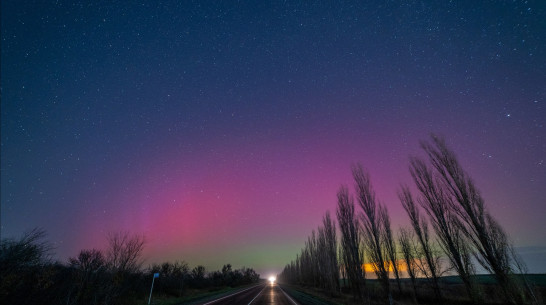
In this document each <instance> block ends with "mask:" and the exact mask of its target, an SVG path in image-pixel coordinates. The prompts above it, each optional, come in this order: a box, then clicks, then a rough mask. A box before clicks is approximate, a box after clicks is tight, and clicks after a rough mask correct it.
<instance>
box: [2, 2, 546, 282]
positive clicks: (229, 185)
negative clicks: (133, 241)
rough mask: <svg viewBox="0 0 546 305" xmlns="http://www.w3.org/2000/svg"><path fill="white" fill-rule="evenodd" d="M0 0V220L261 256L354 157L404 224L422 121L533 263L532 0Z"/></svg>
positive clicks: (543, 37)
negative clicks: (402, 188) (400, 194)
mask: <svg viewBox="0 0 546 305" xmlns="http://www.w3.org/2000/svg"><path fill="white" fill-rule="evenodd" d="M1 5H2V7H1V14H2V15H1V17H2V18H1V19H2V20H1V226H2V231H1V234H2V237H17V236H20V235H21V234H22V233H23V232H25V231H28V230H30V229H32V228H34V227H41V228H44V229H45V230H46V231H47V233H48V238H49V240H50V241H51V242H52V243H53V244H54V245H55V247H56V251H55V253H56V254H55V255H56V257H57V258H58V259H59V260H66V259H67V258H68V257H70V256H75V255H76V254H77V253H78V251H79V250H80V249H84V248H85V249H88V248H101V249H104V248H105V246H106V236H107V234H108V233H109V232H117V231H130V232H132V233H135V234H144V235H145V236H146V240H147V244H146V249H145V253H144V258H145V259H146V263H152V262H161V261H165V260H171V261H174V260H175V259H183V260H186V261H187V262H189V263H190V265H192V266H195V265H197V264H203V265H205V266H207V268H209V269H214V268H219V267H221V265H222V264H224V263H231V264H233V265H234V267H237V268H238V267H241V266H247V267H253V268H255V269H256V270H258V271H259V272H260V273H262V274H263V275H265V274H267V273H270V272H278V271H280V270H281V269H282V267H283V266H284V264H286V263H288V262H289V261H290V260H291V259H293V258H294V257H295V255H296V253H297V252H298V251H299V249H300V248H301V247H302V246H303V243H304V240H305V239H306V237H307V235H308V234H309V233H310V232H311V230H312V229H313V228H315V227H316V226H318V225H319V223H320V221H321V217H322V215H323V214H324V212H325V211H326V210H330V211H334V210H335V206H336V192H337V189H338V188H339V186H340V185H341V184H347V185H349V186H352V181H351V172H350V168H351V164H353V163H355V162H361V163H362V164H363V165H364V166H365V167H366V168H367V169H368V170H369V172H370V174H371V177H372V181H373V183H374V187H375V189H376V192H377V196H378V197H379V198H380V199H381V201H382V202H384V203H385V204H386V206H387V207H388V209H389V211H390V215H391V218H392V222H393V224H394V226H395V227H399V226H405V225H408V221H407V217H406V215H405V214H404V212H403V209H402V208H401V205H400V202H399V200H398V199H397V197H396V191H397V189H398V188H399V185H400V184H401V183H411V180H410V177H409V173H408V159H409V156H410V155H418V156H419V155H422V152H421V151H420V149H419V140H423V139H427V138H428V136H429V135H430V133H436V134H440V135H443V136H444V137H445V138H446V140H447V142H448V144H449V145H450V147H451V148H452V149H454V150H455V152H456V153H457V156H458V157H459V159H460V161H461V163H462V165H463V166H464V167H465V169H466V170H467V171H468V172H469V173H470V174H471V176H472V177H473V178H474V179H475V182H476V184H477V185H478V187H479V188H480V190H481V191H482V195H483V197H484V198H485V200H486V204H487V206H488V208H489V209H490V210H491V212H492V214H493V215H494V216H495V217H496V218H497V219H498V220H499V222H500V223H501V224H502V225H503V226H504V228H505V229H506V231H507V232H508V233H509V234H510V237H511V238H512V240H513V241H514V243H515V245H516V246H517V247H518V249H520V252H521V253H522V255H523V256H524V258H525V259H526V260H527V262H528V264H529V266H530V269H531V270H530V271H531V272H546V262H545V259H544V258H543V257H545V256H546V255H545V253H546V234H545V233H544V232H545V230H544V228H545V226H544V221H545V220H546V187H545V186H546V164H545V159H546V129H545V127H544V125H545V124H546V105H545V103H546V72H545V71H546V48H545V47H546V4H545V2H544V1H538V0H537V1H473V0H472V1H471V0H467V1H463V0H461V1H417V0H414V1H411V0H410V1H354V2H353V1H343V3H337V1H271V2H269V1H239V2H236V1H144V2H143V3H139V2H138V1H104V2H103V1H81V2H74V3H72V2H68V1H15V0H7V1H2V3H1Z"/></svg>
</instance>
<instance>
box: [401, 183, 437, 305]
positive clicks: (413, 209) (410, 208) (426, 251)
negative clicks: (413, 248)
mask: <svg viewBox="0 0 546 305" xmlns="http://www.w3.org/2000/svg"><path fill="white" fill-rule="evenodd" d="M398 198H400V201H401V202H402V206H403V207H404V210H405V211H406V213H407V214H408V216H409V219H410V223H411V226H412V228H413V231H414V232H415V235H416V236H417V240H418V241H419V245H420V247H419V251H418V252H419V253H418V257H424V264H425V265H424V266H423V265H422V264H420V265H419V267H420V269H421V271H422V272H423V273H424V275H425V276H426V277H427V278H430V279H431V280H432V289H433V291H434V295H435V297H436V299H437V300H438V301H439V300H441V298H442V295H441V292H440V286H439V284H438V277H439V275H440V270H439V268H440V266H439V264H438V261H437V259H436V258H435V255H434V253H433V245H432V242H431V240H430V236H429V232H428V225H427V222H426V220H425V219H423V218H421V216H420V212H419V208H418V207H417V206H416V204H415V201H414V199H413V196H412V195H411V192H410V190H409V188H408V187H407V186H402V189H401V190H400V191H399V192H398Z"/></svg>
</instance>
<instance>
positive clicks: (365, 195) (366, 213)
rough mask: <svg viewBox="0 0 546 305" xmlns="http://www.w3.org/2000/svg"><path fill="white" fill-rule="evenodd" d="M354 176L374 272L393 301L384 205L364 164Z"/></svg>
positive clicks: (358, 167)
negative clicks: (385, 246)
mask: <svg viewBox="0 0 546 305" xmlns="http://www.w3.org/2000/svg"><path fill="white" fill-rule="evenodd" d="M353 178H354V180H355V189H356V194H357V198H358V203H359V205H360V208H361V209H362V211H363V213H362V215H361V217H360V218H361V221H362V227H363V233H364V236H365V242H366V244H367V249H368V251H369V257H370V259H371V263H372V266H373V268H374V272H375V274H376V275H377V278H378V280H379V282H380V283H381V286H382V287H383V290H384V291H383V292H384V295H385V301H386V302H387V303H392V296H391V292H390V282H389V272H388V256H387V254H386V251H385V249H384V241H385V238H384V235H385V230H384V228H385V219H384V216H383V215H384V214H385V213H384V212H382V209H383V207H382V206H381V204H379V203H378V202H377V201H376V198H375V192H374V191H373V189H372V185H371V181H370V176H369V175H368V173H366V172H365V171H364V168H363V167H362V165H360V164H357V165H355V166H354V167H353Z"/></svg>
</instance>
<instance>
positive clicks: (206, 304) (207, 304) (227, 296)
mask: <svg viewBox="0 0 546 305" xmlns="http://www.w3.org/2000/svg"><path fill="white" fill-rule="evenodd" d="M258 286H260V285H256V286H252V287H250V288H247V289H245V290H241V291H238V292H235V293H232V294H230V295H226V296H225V297H221V298H219V299H216V300H214V301H210V302H208V303H205V304H203V305H209V304H212V303H216V302H218V301H220V300H223V299H225V298H229V297H231V296H234V295H236V294H239V293H241V292H245V291H247V290H249V289H252V288H256V287H258ZM262 290H263V289H262ZM260 292H261V291H260Z"/></svg>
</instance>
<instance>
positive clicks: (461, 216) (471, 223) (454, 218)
mask: <svg viewBox="0 0 546 305" xmlns="http://www.w3.org/2000/svg"><path fill="white" fill-rule="evenodd" d="M421 148H422V150H423V151H424V155H425V157H424V158H421V157H411V158H410V165H409V171H410V174H411V177H412V180H413V183H414V185H415V186H414V188H410V187H409V186H407V185H401V186H400V187H399V190H398V198H399V200H400V204H401V206H402V207H403V209H404V210H405V212H406V214H407V215H408V218H409V220H410V224H411V226H410V227H408V228H399V229H398V231H397V234H395V232H394V231H393V228H392V225H391V221H390V217H389V213H388V210H387V207H386V205H385V204H384V203H382V202H381V201H380V200H378V199H377V197H376V195H375V192H374V189H373V187H372V183H371V179H370V175H369V173H368V172H367V171H366V170H365V169H364V167H363V166H362V165H360V164H356V165H354V166H353V167H352V176H353V179H354V193H353V194H351V192H350V191H349V188H348V187H347V186H341V187H340V188H339V191H338V193H337V208H336V216H337V221H338V226H337V227H338V228H339V232H340V235H341V236H340V238H339V241H338V240H337V239H336V225H335V222H334V221H333V220H332V219H331V217H330V214H329V212H327V213H326V214H325V216H324V218H323V224H322V226H320V227H319V228H318V234H317V233H316V232H315V231H313V232H312V233H311V235H310V236H309V237H308V239H307V241H306V242H305V245H304V247H303V249H302V250H301V252H300V254H298V255H297V256H296V259H295V260H293V261H292V262H290V264H288V265H286V266H285V268H284V269H283V271H282V273H281V274H280V275H279V280H280V281H283V282H285V283H291V284H297V285H305V286H312V287H317V288H321V289H322V290H324V291H325V292H327V293H329V294H330V295H332V296H335V295H338V294H339V293H340V291H341V289H340V278H342V279H343V283H346V285H345V286H346V287H348V289H349V291H350V293H351V294H352V295H353V297H354V299H356V300H361V301H362V302H364V303H370V302H371V301H372V300H375V301H376V300H381V302H383V303H386V304H393V302H394V299H395V298H396V297H398V298H400V297H401V296H402V295H403V286H405V285H403V283H402V280H401V270H402V269H403V270H404V271H405V272H406V273H407V277H409V282H410V283H411V284H410V285H409V286H410V287H411V288H410V291H411V292H410V295H411V298H412V299H413V302H414V303H417V302H418V295H419V294H420V292H421V295H422V294H423V291H420V290H424V289H426V290H427V291H428V292H429V293H430V294H432V296H433V300H434V302H436V303H443V302H444V301H446V299H445V296H444V294H443V291H442V286H441V277H442V276H443V275H445V274H446V273H447V272H451V273H456V274H457V275H458V276H459V278H460V279H461V281H462V283H463V285H464V291H465V293H466V297H467V298H468V299H469V300H470V302H471V303H473V304H481V303H483V302H484V301H485V298H486V296H485V294H484V292H483V290H482V289H480V287H479V285H477V283H476V280H475V279H476V277H475V275H476V267H477V266H476V264H479V265H480V266H482V267H483V268H484V269H485V270H487V271H488V272H489V273H490V274H492V275H493V276H494V278H495V280H496V286H497V287H498V290H500V293H501V294H502V297H503V299H504V300H506V301H507V302H508V303H510V304H528V303H532V304H538V301H537V297H536V295H535V293H534V290H533V287H531V285H530V284H529V282H528V281H527V280H526V279H525V277H521V276H518V277H516V276H515V274H516V273H518V274H525V273H526V270H527V269H526V266H525V263H524V262H523V261H522V260H521V258H520V257H519V256H518V255H517V254H516V252H515V251H514V246H513V244H512V243H511V242H510V239H509V237H508V235H507V234H506V232H505V231H504V230H503V228H502V226H501V225H500V224H499V223H498V221H497V220H495V218H494V217H493V216H492V215H491V213H490V212H489V210H488V208H487V206H486V204H485V201H484V199H483V197H482V196H481V194H480V192H479V190H478V188H477V187H476V185H475V183H474V181H473V180H472V178H471V177H470V176H469V175H468V173H467V172H466V171H465V170H464V169H463V168H462V167H461V165H460V163H459V161H458V160H457V158H456V156H455V153H454V152H453V151H452V150H451V149H450V148H449V147H448V146H447V145H446V142H445V140H444V139H443V138H441V137H438V136H435V135H432V136H431V139H430V140H429V141H422V142H421ZM355 199H356V205H355ZM325 232H330V233H328V234H326V233H325ZM365 263H366V265H368V266H371V269H372V270H373V273H374V274H375V276H376V279H377V280H376V281H375V284H379V287H380V289H379V290H378V289H375V288H374V287H369V286H370V284H369V281H368V282H367V281H366V272H365V270H364V266H365ZM423 278H424V279H426V287H421V286H422V285H419V283H421V282H423V280H422V279H423ZM522 279H523V280H522ZM405 282H407V281H405Z"/></svg>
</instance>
